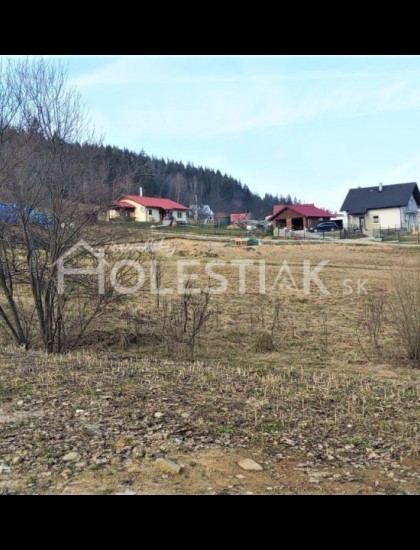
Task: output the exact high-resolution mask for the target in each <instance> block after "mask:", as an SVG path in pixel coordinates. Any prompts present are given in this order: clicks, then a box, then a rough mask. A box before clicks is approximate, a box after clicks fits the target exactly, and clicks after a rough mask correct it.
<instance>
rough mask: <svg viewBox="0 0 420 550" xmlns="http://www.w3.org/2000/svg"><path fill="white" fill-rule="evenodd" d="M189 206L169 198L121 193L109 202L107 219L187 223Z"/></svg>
mask: <svg viewBox="0 0 420 550" xmlns="http://www.w3.org/2000/svg"><path fill="white" fill-rule="evenodd" d="M188 210H189V208H187V207H186V206H183V205H182V204H179V203H177V202H175V201H172V200H170V199H160V198H156V197H145V196H143V195H123V196H122V197H120V198H119V199H117V200H116V201H113V202H112V203H111V207H110V210H109V219H118V218H120V219H126V220H132V221H136V222H148V223H162V222H163V221H164V220H170V221H171V222H172V223H173V222H174V221H175V222H177V223H181V224H184V223H187V212H188Z"/></svg>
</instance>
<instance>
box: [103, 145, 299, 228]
mask: <svg viewBox="0 0 420 550" xmlns="http://www.w3.org/2000/svg"><path fill="white" fill-rule="evenodd" d="M95 162H97V167H98V174H99V175H100V177H101V181H102V182H103V185H102V188H101V189H102V192H101V194H103V195H104V196H106V197H107V198H108V199H109V200H111V199H113V198H116V197H117V196H118V195H120V194H124V193H134V194H138V193H139V188H140V187H143V192H144V194H145V195H151V196H157V197H168V198H170V199H172V200H175V201H177V202H180V203H182V204H185V205H187V206H189V205H191V204H195V201H196V198H195V195H197V202H198V204H208V205H210V207H211V208H212V209H213V211H214V212H225V213H226V214H230V213H233V212H251V213H252V215H253V216H254V217H256V218H263V217H265V216H267V215H268V214H271V213H272V211H273V205H275V204H281V203H289V204H290V203H292V202H298V200H297V199H296V198H293V199H292V197H291V196H290V195H289V194H286V195H284V193H285V192H286V191H287V190H281V189H279V194H278V195H268V194H266V195H265V196H264V197H260V196H259V195H258V194H256V193H253V192H251V191H250V189H249V188H248V186H247V185H245V184H243V183H241V182H240V181H238V180H237V179H235V178H234V177H232V176H230V175H227V174H222V173H221V172H220V171H219V170H217V171H215V170H211V169H209V168H203V167H202V166H194V165H192V164H190V163H188V164H184V163H183V162H177V161H174V160H169V159H166V160H165V159H159V158H156V157H150V156H148V155H146V153H144V152H143V151H142V152H140V153H138V154H137V153H134V152H132V151H129V150H127V149H124V150H123V149H119V148H117V147H111V146H106V147H98V148H97V151H96V152H95ZM282 193H283V194H282Z"/></svg>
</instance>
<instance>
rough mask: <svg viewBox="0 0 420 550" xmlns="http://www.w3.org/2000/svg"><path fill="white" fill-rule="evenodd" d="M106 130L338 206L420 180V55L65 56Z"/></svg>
mask: <svg viewBox="0 0 420 550" xmlns="http://www.w3.org/2000/svg"><path fill="white" fill-rule="evenodd" d="M63 60H64V61H65V62H66V63H68V67H69V75H70V78H71V80H72V82H74V83H75V84H76V85H77V87H78V89H79V91H80V92H81V94H82V96H83V99H84V101H85V103H86V104H87V105H88V107H89V109H90V114H91V117H92V119H93V121H94V123H95V125H96V126H97V128H98V129H101V130H102V131H103V132H104V134H105V142H106V143H109V144H111V145H118V146H120V147H127V148H129V149H132V150H134V151H137V152H138V151H140V150H141V149H144V150H145V151H146V153H148V154H150V155H156V156H158V157H168V158H172V159H175V160H182V161H184V162H188V161H190V162H192V163H194V164H196V165H203V166H208V167H210V168H215V169H220V170H221V171H222V172H227V173H228V174H231V175H232V176H234V177H236V178H238V179H240V180H241V181H242V182H243V183H246V184H247V185H248V186H249V187H250V188H251V189H252V190H253V191H255V192H258V193H260V194H264V193H265V192H270V193H282V194H288V193H290V194H291V195H292V196H297V197H298V198H300V199H301V200H302V201H304V202H314V203H316V204H317V205H318V206H325V207H328V208H331V209H334V210H335V209H338V208H340V206H341V204H342V202H343V200H344V198H345V195H346V192H347V190H348V188H349V187H357V186H359V185H360V186H371V185H377V184H378V183H379V182H383V183H384V184H390V183H400V182H407V181H419V179H420V178H419V175H420V57H419V56H401V57H400V56H381V57H377V56H354V57H353V56H352V57H346V56H86V57H81V56H74V57H72V56H70V57H68V56H66V57H63Z"/></svg>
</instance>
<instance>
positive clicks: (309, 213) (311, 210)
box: [272, 204, 332, 218]
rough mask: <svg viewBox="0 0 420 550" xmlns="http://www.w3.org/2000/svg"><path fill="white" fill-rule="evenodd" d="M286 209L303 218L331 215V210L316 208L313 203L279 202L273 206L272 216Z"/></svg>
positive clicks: (328, 216) (329, 216)
mask: <svg viewBox="0 0 420 550" xmlns="http://www.w3.org/2000/svg"><path fill="white" fill-rule="evenodd" d="M286 209H289V210H291V211H292V212H295V213H296V214H298V215H299V216H302V217H304V218H331V216H332V214H331V212H328V210H322V208H317V207H316V206H315V205H314V204H280V205H278V206H275V207H274V212H273V215H272V218H274V217H276V215H277V214H279V213H280V212H283V211H284V210H286Z"/></svg>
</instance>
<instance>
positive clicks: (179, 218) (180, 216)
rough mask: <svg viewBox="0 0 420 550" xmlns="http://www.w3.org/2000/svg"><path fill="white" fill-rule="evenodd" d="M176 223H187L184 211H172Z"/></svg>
mask: <svg viewBox="0 0 420 550" xmlns="http://www.w3.org/2000/svg"><path fill="white" fill-rule="evenodd" d="M172 212H173V215H174V218H175V221H176V222H181V223H183V222H187V220H188V218H187V212H186V210H172Z"/></svg>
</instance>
